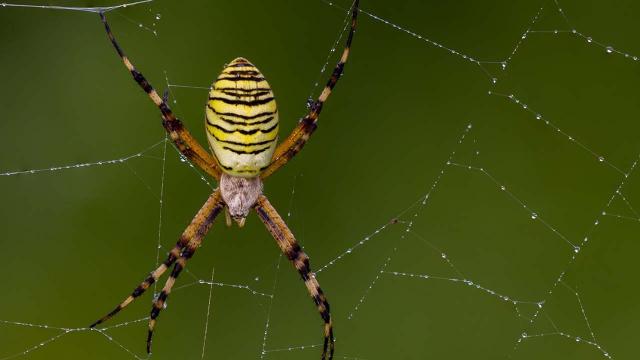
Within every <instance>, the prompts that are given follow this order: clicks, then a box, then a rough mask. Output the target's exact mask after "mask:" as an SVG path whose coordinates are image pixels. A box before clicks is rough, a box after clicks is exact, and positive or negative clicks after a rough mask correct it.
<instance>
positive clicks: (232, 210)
mask: <svg viewBox="0 0 640 360" xmlns="http://www.w3.org/2000/svg"><path fill="white" fill-rule="evenodd" d="M220 192H221V194H222V199H223V200H224V202H225V203H226V204H227V212H226V214H227V225H231V219H233V220H234V221H235V222H236V223H237V224H238V226H239V227H243V226H244V221H245V219H246V218H247V215H249V211H250V210H251V208H252V207H253V205H255V203H256V201H257V200H258V197H259V196H260V195H262V180H260V178H259V177H253V178H244V177H238V176H233V175H229V174H227V173H223V174H222V176H221V177H220Z"/></svg>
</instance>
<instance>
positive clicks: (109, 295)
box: [0, 0, 640, 360]
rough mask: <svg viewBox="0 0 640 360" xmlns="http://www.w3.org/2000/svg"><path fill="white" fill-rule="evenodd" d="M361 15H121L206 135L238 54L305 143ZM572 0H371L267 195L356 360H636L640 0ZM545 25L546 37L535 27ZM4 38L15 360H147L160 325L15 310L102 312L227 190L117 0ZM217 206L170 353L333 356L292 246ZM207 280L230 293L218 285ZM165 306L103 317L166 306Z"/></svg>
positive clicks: (1, 323)
mask: <svg viewBox="0 0 640 360" xmlns="http://www.w3.org/2000/svg"><path fill="white" fill-rule="evenodd" d="M46 4H49V5H65V6H99V5H110V4H116V2H110V3H109V2H88V1H85V2H83V1H59V2H46ZM349 5H350V2H349V1H347V0H335V1H334V3H333V5H330V4H329V3H326V2H323V1H321V0H306V1H293V0H270V1H260V0H245V1H242V2H237V1H230V0H219V1H181V2H178V1H173V2H172V1H154V2H152V3H148V4H143V5H138V6H135V7H130V8H126V9H120V10H116V11H113V12H110V13H109V14H108V18H109V20H110V22H111V25H112V27H113V30H114V33H115V35H116V37H117V38H118V40H119V41H120V43H121V45H122V46H123V48H124V49H125V51H126V52H127V53H128V55H129V56H130V57H131V59H132V60H133V62H134V64H135V65H136V66H137V67H138V68H139V69H140V70H141V71H142V72H143V73H144V74H145V75H146V76H147V77H148V78H149V80H150V81H151V82H152V84H153V85H154V86H155V87H156V88H157V89H159V90H160V91H162V89H164V88H166V87H167V83H170V84H174V85H183V86H187V87H179V86H172V87H171V88H170V90H171V101H172V102H175V103H173V107H174V110H175V111H176V113H177V114H178V115H179V116H180V117H181V118H182V119H183V121H184V122H185V123H186V125H187V126H188V127H189V128H190V129H191V131H192V133H193V134H194V135H195V136H196V137H197V138H198V139H199V140H201V141H202V142H203V143H205V144H206V140H205V136H204V131H203V130H204V129H203V117H204V111H203V108H204V102H205V99H206V95H207V90H206V87H207V86H209V84H210V83H211V82H212V81H213V79H215V78H216V77H217V75H218V73H219V71H221V69H222V67H223V65H224V64H225V63H226V62H228V61H230V60H231V59H233V58H234V57H237V56H243V57H246V58H248V59H249V60H251V61H252V62H253V63H254V64H256V65H257V66H258V67H259V68H260V69H261V71H262V72H263V73H264V74H265V76H266V77H267V79H268V80H269V82H270V84H271V86H272V87H273V89H274V92H275V93H276V96H277V99H278V105H279V110H280V118H281V131H282V133H281V137H284V136H285V134H286V133H287V132H288V131H290V130H291V129H292V128H293V127H294V126H295V124H296V123H297V119H298V118H300V117H301V116H302V115H303V114H304V113H305V111H306V108H305V102H306V100H307V98H308V96H309V95H310V94H312V93H313V94H314V95H317V94H318V93H319V91H320V90H321V88H322V85H320V86H318V87H316V86H314V83H315V82H316V81H317V80H318V78H319V76H320V69H321V68H322V66H323V64H324V63H325V60H326V58H327V56H328V54H329V50H330V49H331V47H332V44H333V43H334V42H335V41H336V40H337V37H338V35H339V33H340V30H341V29H342V28H343V21H344V19H345V15H346V13H345V9H346V8H348V7H349ZM559 5H560V6H561V7H562V9H563V11H564V15H565V16H566V18H565V17H563V16H562V13H561V12H560V11H558V6H557V3H556V2H555V1H506V0H499V1H482V2H479V1H466V0H465V1H455V2H443V1H417V0H411V1H395V2H391V1H382V0H363V1H362V8H363V9H364V10H365V11H366V12H367V13H364V14H362V16H361V18H360V19H361V21H360V24H359V28H358V31H357V34H356V38H355V40H354V46H353V52H352V57H351V59H350V62H349V63H348V65H347V67H346V73H345V76H344V78H343V80H341V82H340V83H339V84H338V86H337V88H336V91H335V93H334V95H333V96H332V97H331V98H330V100H329V102H328V104H327V106H326V107H325V110H324V112H323V114H322V117H321V120H320V126H319V129H318V131H317V132H316V133H315V135H314V136H313V138H312V139H311V141H310V143H309V144H308V146H307V147H305V149H304V151H303V152H302V153H301V155H299V156H298V157H296V158H295V160H294V161H293V162H292V163H290V164H288V165H287V166H286V167H285V168H283V169H282V171H280V172H279V173H278V174H276V175H274V176H273V177H272V178H270V179H269V181H268V182H267V183H266V187H265V192H266V194H267V195H268V196H269V197H270V199H271V201H272V203H273V204H274V205H275V206H276V207H277V208H278V209H279V210H280V212H281V213H282V215H283V217H285V218H286V219H287V221H288V223H289V225H290V227H291V229H292V230H293V231H294V233H295V234H296V236H297V238H298V240H299V241H300V242H301V243H302V245H303V246H304V248H305V250H306V251H307V253H308V254H309V255H310V257H311V264H312V267H313V268H315V269H321V268H322V269H323V270H322V272H320V273H319V274H318V279H319V281H320V283H321V285H322V286H323V288H324V289H325V291H326V293H327V296H328V299H329V300H330V302H331V305H332V310H333V314H334V322H335V329H336V337H337V343H336V349H337V350H336V358H338V359H522V360H524V359H603V358H604V359H606V358H607V356H610V357H611V358H614V359H635V358H637V354H638V350H637V345H636V343H635V341H634V340H636V339H637V334H638V331H639V330H640V291H638V287H637V277H638V276H637V274H638V265H637V264H638V261H637V256H638V253H639V250H640V244H639V243H638V234H639V232H638V230H640V227H639V225H640V219H639V218H640V215H639V214H638V211H640V173H639V171H638V169H636V170H635V171H632V170H631V167H632V164H634V162H635V161H636V160H638V154H639V153H640V142H639V141H638V131H639V130H640V123H639V122H638V121H637V119H638V115H637V114H638V113H639V112H640V97H639V96H640V95H639V94H640V93H639V92H638V87H637V84H638V80H639V77H640V67H639V65H640V63H639V62H638V61H637V60H634V55H638V56H640V44H639V43H638V41H637V39H638V35H640V34H639V33H638V27H637V17H638V15H640V3H638V2H637V1H632V0H621V1H615V2H610V1H604V0H601V1H578V0H570V1H560V4H559ZM541 6H542V9H541ZM536 14H539V16H538V18H537V21H536V22H535V24H533V25H531V24H532V19H533V17H534V16H535V15H536ZM376 16H377V17H380V18H383V19H386V20H387V21H389V22H391V23H393V24H396V25H398V26H401V27H403V28H404V29H408V30H410V31H412V32H414V33H415V34H420V35H421V36H423V37H424V38H422V39H421V38H419V37H417V36H413V35H412V34H411V33H408V32H406V31H403V30H402V29H398V28H394V27H393V26H390V24H385V23H384V22H382V21H379V20H378V19H377V18H376ZM530 26H533V27H532V29H533V30H536V31H541V32H530V33H528V34H526V35H527V36H525V39H522V35H523V33H525V31H526V30H527V28H529V27H530ZM572 29H576V31H577V32H576V33H573V32H571V30H572ZM554 30H559V31H558V32H557V33H555V32H554ZM154 31H155V32H156V35H154V33H153V32H154ZM588 37H591V38H592V40H591V41H588V39H587V38H588ZM425 38H426V39H428V40H425ZM433 42H436V43H433ZM518 43H519V46H518V47H517V51H515V53H514V48H515V47H516V44H518ZM437 44H441V45H442V46H443V47H440V46H438V45H437ZM606 46H611V47H613V49H615V50H612V51H609V52H610V53H609V52H608V51H606ZM340 47H341V45H340V46H339V48H340ZM0 49H1V51H0V69H1V70H0V76H1V79H2V85H1V86H0V99H1V100H0V104H1V105H2V110H3V113H2V121H0V134H2V142H0V173H3V176H0V198H1V199H2V200H1V202H0V215H1V216H0V229H1V230H0V231H1V232H2V235H1V236H0V247H1V248H2V249H3V250H2V254H3V255H4V256H3V261H2V262H1V263H0V273H2V274H3V291H2V294H1V295H0V359H9V358H24V359H33V360H35V359H80V358H89V359H128V358H135V357H140V358H145V357H146V354H145V352H144V339H145V336H146V322H145V321H140V322H136V323H132V324H129V325H127V326H122V327H118V328H114V329H110V330H107V331H105V332H104V335H107V336H109V337H112V340H110V339H109V338H108V337H107V336H103V335H101V334H100V333H97V332H89V331H82V330H79V331H73V332H71V333H68V334H64V330H58V329H52V328H44V327H35V326H28V325H20V324H15V323H12V322H21V323H26V324H35V325H46V326H48V327H63V328H79V327H84V326H87V325H88V324H90V323H91V322H92V321H94V320H95V319H96V318H98V317H100V316H102V315H103V314H104V313H105V312H107V311H108V310H110V309H111V308H112V307H113V306H115V305H116V304H117V303H118V302H119V301H121V300H122V299H123V298H124V297H125V296H126V295H127V294H128V293H129V292H130V291H131V290H132V289H133V288H134V287H135V286H136V285H137V284H138V283H139V281H141V280H142V279H143V278H144V276H145V275H146V274H147V273H148V272H149V271H150V270H152V268H153V267H154V265H155V264H156V256H157V253H158V251H157V249H156V248H157V245H158V241H160V243H161V245H162V246H163V248H162V249H160V251H159V253H160V257H163V256H164V254H165V251H166V249H167V248H168V247H170V246H172V244H173V243H174V242H175V240H176V238H177V236H178V235H179V234H180V233H181V232H182V230H183V229H184V227H185V226H186V225H187V224H188V223H189V221H190V220H191V218H192V216H193V215H194V214H195V213H196V211H197V210H198V209H199V207H200V206H201V204H202V203H203V202H204V201H205V199H206V198H207V196H208V195H209V193H210V192H211V191H212V188H211V186H215V182H210V185H208V184H207V183H206V182H204V181H202V179H201V177H200V175H198V174H197V173H196V172H194V170H193V169H192V168H190V167H189V166H188V165H187V164H185V163H183V162H181V161H180V159H179V156H178V155H177V153H176V152H175V150H174V149H173V148H172V147H171V145H170V144H169V146H167V147H166V156H164V148H165V146H164V145H165V142H163V139H164V132H163V129H162V127H161V126H160V118H159V114H158V111H157V110H156V109H155V108H154V107H153V105H152V104H151V102H150V101H149V100H148V99H147V98H146V96H145V95H144V93H143V92H142V91H140V89H139V88H138V87H137V86H136V85H135V83H134V82H133V81H132V80H131V78H130V75H129V74H128V73H127V71H126V70H125V68H124V67H123V65H122V63H121V62H120V60H119V59H118V57H117V56H116V54H115V52H114V50H113V49H112V47H111V45H110V44H109V42H108V41H107V38H106V36H105V34H104V30H103V28H102V26H101V24H100V21H99V19H98V16H97V15H96V14H92V13H86V12H74V11H62V10H41V9H24V8H12V7H3V8H0ZM450 50H454V52H451V51H450ZM618 50H619V51H621V52H622V53H619V52H617V51H618ZM338 53H339V49H338V51H336V53H334V54H333V56H332V58H331V59H330V62H329V69H328V70H327V72H325V73H324V74H323V75H322V77H320V79H321V83H324V82H325V79H326V78H327V76H328V74H329V72H330V69H331V68H332V67H333V64H334V63H335V60H336V57H337V56H338ZM625 54H627V55H625ZM469 57H471V58H472V59H473V60H472V61H470V60H469V59H468V58H469ZM507 59H509V60H508V63H505V65H506V66H505V67H504V68H503V66H502V65H501V63H502V62H503V61H505V60H507ZM476 60H479V61H482V63H477V62H475V61H476ZM492 78H495V79H496V80H495V83H494V82H493V81H492V80H491V79H492ZM489 91H491V92H493V93H499V94H504V95H509V94H513V95H514V99H513V100H511V99H509V98H508V97H504V96H501V95H491V94H489V93H488V92H489ZM523 103H524V104H526V105H523ZM525 106H526V108H525ZM536 114H540V115H541V119H536ZM545 121H549V123H548V124H547V123H545ZM469 124H472V127H471V128H470V129H468V128H467V127H468V125H469ZM558 129H560V130H558ZM463 133H464V134H466V136H465V138H464V140H463V141H462V142H461V143H459V139H460V137H461V136H462V134H463ZM158 142H160V143H158ZM154 144H157V145H156V146H155V147H152V148H151V149H148V148H149V147H150V146H152V145H154ZM145 149H148V150H145ZM143 150H144V153H143V155H141V156H136V157H133V158H131V159H128V160H126V161H124V162H122V163H114V164H103V165H95V166H89V167H82V168H71V169H66V170H59V171H42V172H35V173H24V174H16V175H6V173H7V172H12V171H21V170H29V169H48V168H52V167H56V166H64V165H69V164H81V163H94V162H96V161H100V160H111V159H120V158H125V157H128V156H131V155H134V154H138V153H140V152H141V151H143ZM453 151H455V154H453V155H452V157H451V159H450V161H451V163H450V164H449V165H447V164H446V161H447V159H449V158H450V155H451V154H452V152H453ZM163 157H164V158H165V159H166V160H165V161H163V160H162V159H163ZM599 157H602V161H600V160H599V159H598V158H599ZM456 164H460V166H458V165H456ZM466 166H472V168H468V167H466ZM480 168H481V169H483V170H479V169H480ZM441 172H442V173H441ZM163 173H164V175H163ZM625 174H628V176H625ZM209 181H211V180H209ZM621 184H622V187H620V188H619V186H620V185H621ZM434 185H435V186H434ZM501 186H504V187H505V190H501ZM616 189H619V193H616ZM161 190H162V191H163V195H162V204H163V206H162V208H161V209H160V199H161ZM427 194H428V200H427V201H426V204H424V205H423V203H422V202H423V200H424V199H426V198H427ZM534 213H535V214H534ZM160 214H162V216H161V224H159V220H160ZM394 219H397V220H398V221H397V223H396V221H393V220H394ZM220 220H221V219H218V221H217V223H216V225H215V226H214V228H213V229H212V231H211V232H210V234H209V235H208V236H207V237H206V240H205V244H204V246H203V247H202V248H201V249H200V250H199V251H198V253H197V254H196V255H195V257H194V258H193V259H192V261H190V262H189V265H188V269H189V273H185V274H183V275H182V276H181V278H180V279H179V281H178V285H177V289H176V291H174V292H173V293H172V295H171V297H170V298H169V306H168V309H167V310H166V311H164V312H163V313H162V315H161V316H160V321H159V324H158V327H157V331H156V335H155V341H154V354H153V357H152V358H154V359H158V360H159V359H200V358H205V359H257V358H260V357H261V352H262V351H263V349H264V350H265V351H266V353H265V354H263V355H262V356H263V357H264V358H266V359H317V358H319V356H320V348H318V347H310V346H311V345H314V344H319V343H320V342H321V339H322V337H321V333H322V331H321V321H320V319H319V317H318V314H317V312H316V310H315V309H314V307H313V306H312V302H311V301H310V300H309V298H308V295H307V293H306V290H305V288H304V286H303V285H302V282H301V281H300V280H299V277H298V275H297V274H296V272H295V271H294V270H293V269H292V267H291V266H290V265H289V264H287V263H286V261H285V259H282V260H281V263H280V267H278V264H279V261H280V260H279V254H278V249H277V247H276V246H275V244H274V241H273V239H272V238H271V237H270V236H269V235H268V234H267V232H266V231H265V229H264V228H263V226H262V224H261V223H260V222H259V221H258V220H257V217H256V216H254V215H252V216H251V217H250V218H249V219H248V224H247V226H246V227H245V228H244V229H242V231H240V230H239V229H238V228H237V227H233V228H226V227H225V226H224V225H223V224H224V222H223V221H220ZM377 229H382V230H380V231H379V232H377V233H376V230H377ZM585 238H586V239H587V240H585ZM360 241H364V243H363V244H362V245H358V244H359V242H360ZM356 245H358V246H357V247H355V248H353V247H354V246H356ZM574 246H575V248H574ZM578 247H579V248H578ZM350 248H353V250H352V251H351V252H348V249H350ZM576 251H577V252H576ZM341 254H343V255H341ZM338 256H341V257H340V259H339V260H337V261H335V262H334V263H331V261H332V260H334V259H335V258H336V257H338ZM325 266H326V267H325ZM212 272H214V274H213V281H214V282H216V284H217V285H215V286H213V287H210V286H209V285H207V284H200V283H198V280H205V281H210V280H211V274H212ZM393 272H397V273H398V274H397V275H394V274H393ZM401 273H403V274H415V275H429V276H431V278H424V277H416V276H413V277H412V276H410V275H402V274H401ZM434 277H435V278H434ZM456 279H457V280H459V281H456ZM465 279H466V280H468V281H469V282H473V285H467V284H465V283H464V282H462V281H461V280H465ZM560 279H561V281H559V280H560ZM220 284H227V285H234V284H239V285H242V286H248V287H250V289H253V290H255V291H257V292H260V293H264V294H267V295H273V296H272V297H270V296H263V295H260V294H253V293H252V292H251V291H248V290H247V289H243V288H236V287H232V286H223V285H220ZM475 284H479V285H480V286H481V288H477V287H476V286H475ZM183 285H189V286H186V287H182V288H181V286H183ZM483 289H485V290H486V291H485V290H483ZM210 291H211V306H210V307H209V306H208V303H209V295H210ZM491 291H495V292H497V293H499V294H500V295H499V296H498V295H493V294H491V293H490V292H491ZM576 294H578V295H576ZM502 296H506V297H508V298H509V300H508V301H506V300H505V299H504V298H503V297H502ZM152 297H153V295H152V294H146V295H145V296H144V297H143V298H141V299H140V300H138V301H137V302H136V303H134V304H133V305H132V306H130V307H129V308H127V309H126V311H124V312H122V313H121V314H120V315H119V316H118V317H117V318H115V319H113V320H112V321H110V323H108V324H107V325H115V324H118V323H122V322H127V321H132V320H136V319H142V318H144V317H146V316H147V315H148V312H149V310H150V307H151V300H152ZM513 300H515V301H516V303H515V304H514V303H513ZM208 309H209V313H210V314H209V321H208V325H207V326H208V327H207V332H206V336H205V324H207V313H208ZM267 319H268V323H269V327H268V334H267V336H266V337H265V336H264V334H265V323H266V322H267ZM523 333H526V335H522V334H523ZM58 335H62V336H59V337H57V336H58ZM565 335H566V336H565ZM265 339H266V340H265ZM519 339H521V341H520V342H518V340H519ZM263 342H264V343H265V344H264V345H263ZM40 343H44V345H42V346H39V345H38V344H40ZM203 345H206V346H204V354H203ZM34 346H35V348H34ZM298 346H305V348H304V349H298V348H297V347H298ZM289 347H292V348H294V349H293V350H291V351H288V350H286V349H287V348H289ZM27 349H31V350H30V351H29V352H28V353H26V354H25V353H24V351H26V350H27ZM279 349H285V350H283V351H275V350H279Z"/></svg>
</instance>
